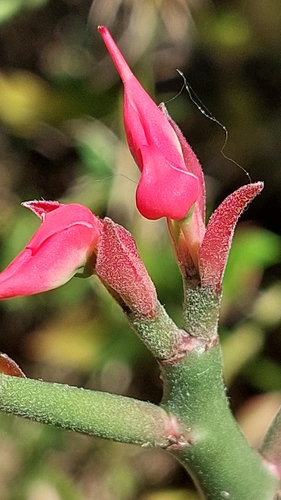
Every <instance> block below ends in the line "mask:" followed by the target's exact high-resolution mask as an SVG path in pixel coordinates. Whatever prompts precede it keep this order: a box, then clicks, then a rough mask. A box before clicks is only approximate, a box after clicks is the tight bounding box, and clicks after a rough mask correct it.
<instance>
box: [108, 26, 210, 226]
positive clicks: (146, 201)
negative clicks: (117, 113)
mask: <svg viewBox="0 0 281 500" xmlns="http://www.w3.org/2000/svg"><path fill="white" fill-rule="evenodd" d="M98 31H99V33H100V34H101V36H102V38H103V41H104V43H105V45H106V47H107V49H108V51H109V53H110V55H111V57H112V60H113V62H114V64H115V66H116V69H117V71H118V72H119V74H120V77H121V79H122V81H123V85H124V109H123V111H124V125H125V132H126V136H127V141H128V145H129V148H130V151H131V153H132V156H133V157H134V159H135V161H136V163H137V165H138V167H139V169H140V171H141V178H140V182H139V185H138V188H137V194H136V203H137V207H138V210H139V211H140V213H141V214H142V215H143V216H144V217H146V218H148V219H159V218H161V217H167V218H169V219H174V220H180V219H182V218H184V217H185V216H186V215H187V213H188V212H189V210H190V208H191V207H192V205H193V204H194V203H195V201H196V200H197V197H198V193H199V190H200V188H199V182H200V181H199V180H198V177H197V174H196V170H198V168H197V165H198V160H197V158H196V156H195V154H194V153H193V151H192V150H191V148H190V147H189V146H188V145H187V147H188V148H189V150H190V151H189V157H188V163H187V162H186V161H185V160H186V158H185V157H184V154H183V150H182V146H181V143H180V140H179V138H178V135H177V133H176V131H175V129H174V127H173V126H172V124H171V123H170V120H169V118H168V116H167V113H166V112H165V113H163V112H162V111H161V110H160V109H159V108H158V107H157V105H156V104H155V102H154V101H153V100H152V99H151V98H150V97H149V95H148V94H147V93H146V92H145V90H144V89H143V87H142V86H141V85H140V83H139V82H138V80H137V79H136V78H135V76H134V75H133V73H132V71H131V70H130V68H129V66H128V64H127V63H126V61H125V59H124V58H123V56H122V54H121V53H120V51H119V49H118V47H117V46H116V44H115V42H114V40H113V39H112V37H111V35H110V33H109V31H108V30H107V29H106V28H105V27H104V26H100V27H99V28H98ZM195 164H196V166H194V165H195Z"/></svg>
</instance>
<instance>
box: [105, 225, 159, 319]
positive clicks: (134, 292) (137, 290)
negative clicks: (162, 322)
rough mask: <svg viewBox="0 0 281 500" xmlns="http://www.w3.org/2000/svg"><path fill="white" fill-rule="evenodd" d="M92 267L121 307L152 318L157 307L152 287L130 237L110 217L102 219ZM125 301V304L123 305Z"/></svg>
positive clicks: (154, 291) (140, 315)
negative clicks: (95, 258) (94, 264)
mask: <svg viewBox="0 0 281 500" xmlns="http://www.w3.org/2000/svg"><path fill="white" fill-rule="evenodd" d="M95 270H96V273H97V276H98V277H99V278H100V279H101V280H102V282H103V283H104V285H105V286H106V287H107V288H108V289H109V291H112V290H113V291H114V292H115V294H117V296H118V297H116V296H115V298H117V300H118V301H119V302H120V299H121V301H123V304H122V303H121V306H123V308H128V309H129V310H130V311H131V312H132V313H134V314H135V315H137V316H139V317H144V318H153V317H154V316H155V315H156V313H157V311H158V302H157V295H156V290H155V287H154V285H153V283H152V281H151V279H150V277H149V276H148V273H147V271H146V269H145V267H144V264H143V262H142V260H141V258H140V256H139V253H138V251H137V248H136V245H135V242H134V240H133V237H132V236H131V235H130V233H129V232H128V231H126V229H124V228H123V227H122V226H119V225H118V224H116V223H115V222H113V221H112V220H111V219H109V218H106V219H104V229H103V232H102V234H101V236H100V239H99V244H98V253H97V261H96V266H95ZM124 304H125V307H124Z"/></svg>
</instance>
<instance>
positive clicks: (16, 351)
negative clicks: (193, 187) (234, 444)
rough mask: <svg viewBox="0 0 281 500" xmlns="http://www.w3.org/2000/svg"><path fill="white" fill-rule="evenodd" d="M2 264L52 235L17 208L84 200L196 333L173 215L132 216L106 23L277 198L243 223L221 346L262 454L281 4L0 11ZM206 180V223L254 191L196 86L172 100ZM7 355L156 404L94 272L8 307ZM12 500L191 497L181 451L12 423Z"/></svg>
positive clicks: (280, 144)
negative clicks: (124, 241)
mask: <svg viewBox="0 0 281 500" xmlns="http://www.w3.org/2000/svg"><path fill="white" fill-rule="evenodd" d="M0 23H1V24H0V61H1V68H0V261H1V269H3V268H4V267H5V266H6V265H7V264H8V263H9V262H10V261H11V260H12V258H13V257H14V256H15V255H16V254H17V253H18V252H19V251H20V250H21V249H22V248H23V246H24V245H25V243H26V242H27V241H28V239H29V238H30V237H31V235H32V233H33V232H34V231H35V230H36V228H37V227H38V221H37V220H36V218H35V217H34V215H32V214H31V213H28V212H27V211H26V210H25V209H24V208H21V207H20V202H21V201H25V200H31V199H40V198H41V197H43V198H45V199H54V200H60V201H62V202H79V203H83V204H85V205H87V206H88V207H89V208H90V209H91V210H92V211H93V212H94V213H96V214H97V215H99V216H101V217H103V216H105V215H108V216H110V217H112V218H113V219H114V220H115V221H116V222H118V223H121V224H123V225H124V226H125V227H126V228H127V229H129V230H130V231H131V232H132V233H133V235H134V237H135V238H136V240H137V243H138V247H139V250H140V253H141V255H142V257H143V260H144V262H145V264H146V266H147V268H148V270H149V273H150V274H151V276H152V278H153V279H154V281H155V284H156V286H157V290H158V293H159V298H160V300H161V302H162V303H164V304H165V305H166V308H167V310H168V311H169V313H170V314H171V316H172V317H173V318H174V320H175V321H176V322H177V323H178V324H179V325H180V324H181V301H182V290H181V280H180V277H179V273H178V270H177V266H176V264H175V262H174V259H173V255H172V251H171V248H170V243H169V239H168V236H167V231H166V226H165V221H163V220H161V221H157V222H151V221H146V220H142V218H141V217H140V216H139V215H138V213H137V211H136V209H135V202H134V192H135V189H136V183H137V179H138V171H137V168H136V166H135V165H134V162H133V160H132V158H131V157H130V155H129V152H128V150H127V146H126V143H125V141H124V132H123V128H122V89H121V85H120V81H119V79H118V76H117V73H116V71H115V69H114V67H113V64H112V62H111V60H110V59H109V57H108V56H107V53H106V50H105V48H104V46H103V44H102V42H101V40H100V38H99V35H98V34H97V32H96V26H97V25H98V24H105V25H106V26H107V27H108V28H109V29H110V30H111V32H112V34H113V36H114V37H115V39H116V40H117V42H118V44H119V46H120V48H121V49H122V51H123V53H124V55H125V57H126V58H127V60H128V61H129V63H130V65H131V66H132V68H133V69H134V72H135V74H136V75H137V76H138V78H139V79H140V80H141V82H142V84H143V85H144V86H145V87H146V89H147V90H148V91H149V92H150V93H151V95H154V97H155V99H156V101H157V102H161V101H163V100H164V101H165V102H167V101H169V100H170V99H172V98H173V97H174V96H176V95H177V93H178V92H179V91H180V90H181V88H182V80H181V78H180V77H179V75H178V74H177V73H176V68H179V69H180V70H181V71H182V72H183V73H184V74H185V76H186V78H187V80H188V82H189V83H190V84H191V86H192V88H193V89H194V91H195V92H196V94H197V95H198V96H199V97H200V99H201V100H202V101H203V102H204V104H205V105H206V106H207V108H208V109H209V110H210V112H211V113H212V114H213V115H214V116H215V117H216V118H217V120H219V122H221V123H222V124H223V125H225V126H226V127H227V129H228V131H229V140H228V144H227V146H226V148H225V154H227V156H230V157H231V158H233V159H234V160H235V161H236V162H238V163H239V164H240V165H241V166H242V167H243V168H244V169H246V170H247V171H248V172H249V173H250V176H251V178H252V179H253V180H254V181H256V180H264V181H265V190H264V193H262V195H261V196H259V197H258V199H257V200H255V201H254V202H253V204H252V205H251V207H250V208H249V209H248V210H247V211H246V212H245V214H244V215H243V217H242V219H241V222H240V224H239V227H238V230H237V233H236V236H235V240H234V245H233V249H232V253H231V257H230V260H229V265H228V268H227V272H226V276H225V281H224V299H223V304H222V312H221V324H220V325H221V326H220V330H221V338H222V344H223V352H224V360H225V377H226V382H227V385H228V388H229V395H230V398H231V400H230V403H231V406H232V408H233V411H234V412H235V415H236V416H237V419H238V420H239V422H240V424H241V426H242V428H243V431H244V432H245V434H246V436H247V437H248V439H249V440H250V442H251V443H252V444H253V446H258V444H259V442H260V440H261V437H262V435H263V433H264V432H265V429H266V427H267V426H268V424H269V421H270V420H271V418H272V417H273V415H274V412H275V411H276V410H277V408H278V406H279V404H280V403H281V367H280V358H281V307H280V303H281V266H280V253H281V238H280V235H281V222H280V221H281V218H280V212H281V196H280V192H281V169H280V166H281V165H280V162H281V126H280V125H281V91H280V89H281V50H280V48H281V29H280V26H281V9H280V1H279V0H259V1H258V2H257V1H256V0H248V1H247V2H245V1H243V0H228V1H226V0H213V1H204V0H115V1H114V0H95V1H94V2H93V3H92V2H91V1H89V0H0ZM167 107H168V109H169V112H170V114H171V115H172V117H173V118H174V119H175V120H176V121H177V122H178V124H179V125H180V127H181V128H182V130H183V132H184V134H185V136H186V137H187V139H188V141H189V143H190V144H191V145H192V147H193V148H194V150H195V152H196V154H197V155H198V157H199V159H200V161H201V163H202V165H203V168H204V172H205V174H206V183H207V193H208V213H210V212H211V210H213V209H214V208H215V207H216V206H217V205H218V203H219V202H220V201H221V200H222V199H223V198H224V197H225V196H226V195H227V194H229V193H230V192H231V191H232V190H234V189H235V188H237V187H239V186H240V185H242V184H245V183H246V182H248V178H247V176H246V175H245V173H244V172H243V170H242V169H241V168H239V167H238V166H236V165H235V164H233V163H231V162H229V161H227V160H225V159H224V158H223V156H222V155H221V152H220V151H221V148H222V146H223V144H224V132H223V130H222V128H220V127H219V126H218V125H217V124H216V123H214V121H211V120H208V119H207V118H206V117H205V116H204V115H202V114H201V113H200V112H199V111H198V109H197V108H196V106H195V105H194V104H193V103H192V102H191V101H190V99H189V96H188V93H187V92H186V91H185V90H184V91H182V93H181V94H180V95H178V96H177V97H176V98H175V99H173V100H171V101H170V102H167ZM0 328H1V336H0V350H1V351H2V352H5V353H7V354H8V355H9V356H10V357H12V358H13V359H15V361H17V363H19V365H20V366H21V368H22V369H23V370H24V372H25V373H26V375H27V376H28V377H34V378H40V379H43V380H48V381H56V382H62V383H68V384H73V385H77V386H83V387H87V388H91V389H95V390H104V391H109V392H113V393H117V394H124V395H128V396H132V397H136V398H140V399H143V400H149V401H152V402H155V403H157V402H158V401H159V400H160V398H161V382H160V380H159V378H158V369H157V365H156V363H155V361H154V360H153V358H152V356H151V355H150V354H149V353H148V352H147V351H146V349H145V348H144V347H143V346H142V344H141V343H140V341H139V340H138V338H137V337H136V336H135V334H134V333H133V332H132V331H131V330H130V328H129V326H128V325H127V323H126V321H125V319H124V318H123V316H122V313H121V311H120V310H119V308H118V307H117V306H116V305H115V304H114V303H113V302H112V300H111V298H110V297H109V296H108V295H107V293H106V292H105V291H104V290H103V289H102V287H101V286H100V284H99V283H98V281H97V280H96V279H95V278H91V279H89V280H81V279H78V278H75V279H73V280H72V281H71V282H69V283H68V284H67V285H65V286H64V287H62V288H61V289H58V290H55V291H52V292H48V293H46V294H41V295H38V296H34V297H27V298H21V299H13V300H9V301H4V302H2V303H1V304H0ZM0 423H1V426H0V439H1V446H0V479H1V480H0V498H1V499H2V500H72V499H73V500H184V499H189V500H194V499H196V498H197V497H196V494H195V493H194V492H193V490H192V484H191V482H190V480H189V479H188V477H187V475H186V473H185V472H184V471H183V470H182V469H181V467H180V465H179V464H177V462H175V460H174V459H173V458H172V457H170V456H169V455H168V454H167V453H164V452H161V451H158V450H142V449H140V448H137V447H134V446H128V445H122V444H116V443H110V442H105V441H102V440H99V439H95V438H90V437H88V436H82V435H76V434H74V433H70V432H65V431H62V430H58V429H53V428H51V427H44V426H40V425H39V424H34V423H30V422H28V421H24V420H23V419H19V418H15V417H13V416H6V415H0Z"/></svg>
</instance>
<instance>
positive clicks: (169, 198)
mask: <svg viewBox="0 0 281 500" xmlns="http://www.w3.org/2000/svg"><path fill="white" fill-rule="evenodd" d="M98 30H99V33H100V34H101V36H102V38H103V41H104V43H105V45H106V47H107V49H108V51H109V53H110V55H111V57H112V59H113V62H114V64H115V66H116V68H117V70H118V72H119V74H120V77H121V79H122V82H123V85H124V126H125V131H126V136H127V141H128V146H129V148H130V151H131V153H132V156H133V157H134V159H135V161H136V163H137V165H138V167H139V169H140V172H141V175H140V181H139V184H138V187H137V193H136V204H137V207H138V210H139V211H140V213H141V214H142V215H143V216H144V217H146V218H148V219H158V218H161V217H166V218H167V220H168V225H169V230H170V234H171V237H172V240H173V243H174V246H175V251H176V255H177V258H178V262H179V265H180V267H181V269H182V272H183V274H185V275H186V274H188V273H190V274H192V273H194V272H196V273H197V274H198V275H199V277H200V279H201V286H203V287H206V288H209V289H210V290H211V291H213V292H214V293H216V294H219V293H220V291H221V282H222V277H223V272H224V269H225V265H226V260H227V256H228V252H229V248H230V244H231V241H232V236H233V231H234V228H235V225H236V222H237V219H238V217H239V216H240V214H241V212H242V211H243V210H244V208H245V207H246V206H247V204H248V203H249V202H250V201H251V200H252V199H253V198H254V197H255V196H256V195H257V194H258V193H259V192H260V191H261V189H262V187H263V184H262V183H255V184H247V185H246V186H242V187H241V188H240V189H238V190H237V191H235V192H234V193H233V194H231V195H230V196H229V197H228V198H227V199H226V200H225V201H224V202H223V203H222V204H221V205H220V206H219V207H218V209H217V210H216V211H215V212H214V214H213V215H212V217H211V219H210V221H209V224H208V226H207V228H206V229H205V186H204V177H203V172H202V169H201V166H200V164H199V162H198V160H197V158H196V156H195V154H194V153H193V151H192V149H191V147H190V146H189V144H188V143H187V142H186V140H185V138H184V137H183V135H182V133H181V132H180V130H179V128H178V127H177V125H176V124H175V123H174V122H173V121H172V119H171V118H170V117H169V115H168V113H167V111H166V109H165V108H164V107H163V105H162V106H160V107H157V105H156V104H155V103H154V102H153V100H152V99H151V98H150V96H149V95H148V94H147V93H146V91H145V90H144V89H143V88H142V86H141V84H140V83H139V82H138V80H137V79H136V78H135V76H134V75H133V73H132V72H131V70H130V68H129V67H128V64H127V63H126V61H125V59H124V58H123V56H122V54H121V53H120V51H119V49H118V48H117V46H116V44H115V42H114V41H113V39H112V37H111V35H110V33H109V32H108V30H107V29H106V28H105V27H103V26H100V27H99V28H98ZM23 205H24V206H25V207H27V208H29V209H31V210H32V211H33V212H34V213H35V214H36V215H37V216H38V217H39V218H40V219H41V222H42V223H41V226H40V227H39V229H38V230H37V232H36V233H35V234H34V236H33V237H32V238H31V240H30V241H29V243H28V244H27V245H26V247H25V249H24V250H23V251H22V252H21V253H20V254H19V255H18V256H17V257H16V258H15V259H14V260H13V262H12V263H11V264H10V265H9V266H8V267H7V268H6V269H5V270H4V271H2V273H0V298H2V299H7V298H10V297H15V296H20V295H31V294H35V293H39V292H44V291H46V290H50V289H53V288H56V287H58V286H60V285H62V284H64V283H66V282H67V281H68V280H69V279H70V278H71V277H72V276H74V275H75V274H76V273H77V272H79V271H81V269H82V268H85V269H86V270H87V272H88V273H90V274H91V273H94V272H95V273H96V274H97V275H98V276H99V278H100V279H101V280H102V282H103V283H104V284H105V286H106V287H107V288H108V289H111V290H113V291H115V292H116V294H117V295H118V296H119V298H120V301H122V302H123V303H124V304H125V305H126V307H129V309H130V310H132V311H134V312H135V313H137V312H139V313H140V314H142V315H144V316H145V317H152V316H153V314H155V311H156V307H157V306H156V304H157V298H156V292H155V289H154V286H153V284H152V282H151V280H150V278H149V277H148V275H147V273H146V271H145V269H144V266H143V264H142V262H141V259H140V257H139V255H138V252H137V250H136V247H135V244H134V241H133V239H132V237H131V236H130V235H129V233H127V231H125V229H123V228H121V227H120V226H118V225H117V224H115V223H114V222H113V221H110V219H105V220H104V221H102V220H100V219H99V218H98V217H97V216H95V215H93V214H92V213H91V212H90V210H89V209H88V208H86V207H84V206H82V205H78V204H69V205H63V204H61V203H58V202H50V201H32V202H26V203H23Z"/></svg>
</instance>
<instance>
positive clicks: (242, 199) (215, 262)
mask: <svg viewBox="0 0 281 500" xmlns="http://www.w3.org/2000/svg"><path fill="white" fill-rule="evenodd" d="M262 189H263V182H255V183H251V184H246V185H245V186H242V187H240V188H239V189H237V190H236V191H234V193H231V194H230V195H229V196H228V197H227V198H225V200H223V202H222V203H221V204H220V205H219V206H218V208H217V209H216V210H215V211H214V213H213V214H212V215H211V218H210V220H209V223H208V226H207V228H206V233H205V236H204V239H203V242H202V245H201V247H200V250H199V253H198V260H199V270H200V277H201V286H202V287H204V288H208V289H209V290H211V291H212V292H214V293H215V294H216V295H218V294H220V293H221V287H222V279H223V274H224V270H225V266H226V263H227V259H228V254H229V250H230V246H231V243H232V238H233V233H234V229H235V226H236V224H237V221H238V219H239V217H240V215H241V214H242V212H243V210H245V208H246V207H247V205H248V204H249V203H250V202H251V201H252V200H253V199H254V198H255V196H257V195H258V194H259V193H260V192H261V191H262Z"/></svg>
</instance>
